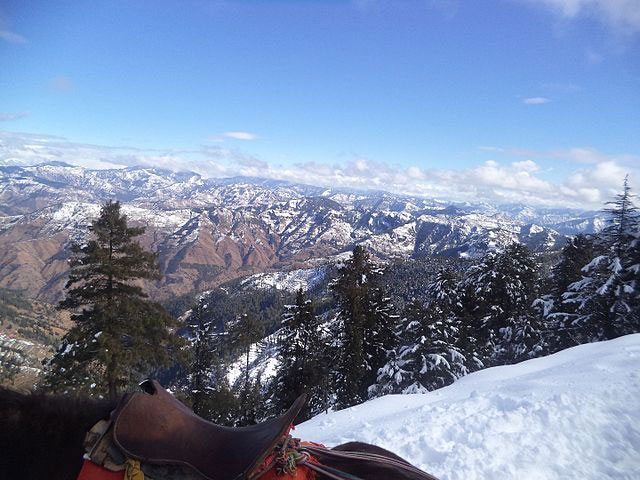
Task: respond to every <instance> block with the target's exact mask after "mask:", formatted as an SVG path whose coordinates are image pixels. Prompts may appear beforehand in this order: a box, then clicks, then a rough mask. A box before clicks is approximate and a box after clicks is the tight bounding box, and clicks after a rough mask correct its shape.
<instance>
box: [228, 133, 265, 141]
mask: <svg viewBox="0 0 640 480" xmlns="http://www.w3.org/2000/svg"><path fill="white" fill-rule="evenodd" d="M222 136H223V137H225V138H232V139H234V140H255V139H256V138H258V137H257V135H256V134H255V133H251V132H224V133H223V134H222Z"/></svg>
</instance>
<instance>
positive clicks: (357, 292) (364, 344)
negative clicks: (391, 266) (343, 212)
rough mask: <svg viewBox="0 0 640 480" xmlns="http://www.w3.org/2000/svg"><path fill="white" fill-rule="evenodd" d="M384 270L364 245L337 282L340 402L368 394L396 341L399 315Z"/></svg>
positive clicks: (354, 400) (344, 404) (347, 403)
mask: <svg viewBox="0 0 640 480" xmlns="http://www.w3.org/2000/svg"><path fill="white" fill-rule="evenodd" d="M381 273H382V272H381V270H380V269H378V268H376V267H375V266H374V264H373V262H371V260H370V258H369V254H368V253H367V251H366V250H365V248H364V247H362V246H360V245H358V246H356V247H355V248H354V249H353V255H352V257H351V258H350V259H349V260H348V261H347V262H346V263H345V265H344V266H343V267H342V268H341V269H340V270H339V272H338V278H337V279H336V281H335V282H334V284H333V292H334V295H335V297H336V303H337V305H338V312H337V315H336V317H335V319H334V321H333V322H332V323H333V335H334V341H333V343H334V351H335V353H336V363H337V368H336V370H335V372H334V382H333V383H334V384H335V389H336V404H337V406H338V407H339V408H345V407H349V406H351V405H355V404H357V403H361V402H363V401H365V400H366V399H367V398H368V396H369V393H368V387H369V386H371V385H372V384H373V383H375V381H376V376H377V371H378V369H379V368H380V367H382V366H383V365H384V363H385V362H386V360H387V353H388V351H389V350H390V349H391V348H392V346H393V344H394V335H395V325H394V324H395V322H397V318H398V317H397V316H395V315H394V314H393V308H392V306H391V303H390V300H389V298H387V296H386V294H385V291H384V288H383V287H382V285H381V282H380V277H381Z"/></svg>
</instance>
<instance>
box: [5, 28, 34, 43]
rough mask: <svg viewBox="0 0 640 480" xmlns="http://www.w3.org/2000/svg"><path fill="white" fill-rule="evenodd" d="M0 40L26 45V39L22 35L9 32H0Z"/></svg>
mask: <svg viewBox="0 0 640 480" xmlns="http://www.w3.org/2000/svg"><path fill="white" fill-rule="evenodd" d="M0 39H2V40H4V41H5V42H9V43H27V39H26V38H24V37H23V36H22V35H18V34H17V33H14V32H10V31H9V30H0Z"/></svg>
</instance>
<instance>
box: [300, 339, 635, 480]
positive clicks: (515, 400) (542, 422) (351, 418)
mask: <svg viewBox="0 0 640 480" xmlns="http://www.w3.org/2000/svg"><path fill="white" fill-rule="evenodd" d="M295 435H296V436H298V437H301V438H303V439H307V440H312V441H315V442H322V443H324V444H326V445H331V446H334V445H337V444H340V443H343V442H346V441H350V440H360V441H364V442H369V443H374V444H377V445H380V446H382V447H385V448H388V449H389V450H392V451H394V452H396V453H398V454H399V455H401V456H403V457H405V458H406V459H407V460H409V461H411V462H413V463H415V464H416V465H418V466H419V467H421V468H422V469H424V470H425V471H427V472H429V473H432V474H434V475H436V476H438V477H439V478H440V479H442V480H445V479H448V480H454V479H456V480H457V479H459V480H463V479H464V480H473V479H478V480H480V479H482V480H486V479H498V478H499V479H514V480H515V479H517V480H528V479H531V480H533V479H536V480H544V479H549V480H551V479H554V480H555V479H580V480H587V479H594V480H596V479H598V480H602V479H629V480H631V479H639V478H640V334H636V335H628V336H626V337H622V338H619V339H616V340H612V341H609V342H601V343H595V344H589V345H581V346H578V347H574V348H571V349H568V350H564V351H562V352H559V353H557V354H555V355H551V356H549V357H545V358H540V359H535V360H529V361H527V362H523V363H520V364H518V365H512V366H505V367H496V368H490V369H487V370H484V371H481V372H477V373H474V374H471V375H468V376H467V377H464V378H462V379H461V380H459V381H457V382H456V383H454V384H453V385H451V386H449V387H446V388H442V389H440V390H437V391H434V392H431V393H429V394H427V395H389V396H386V397H382V398H378V399H376V400H372V401H369V402H366V403H364V404H362V405H359V406H356V407H352V408H350V409H346V410H342V411H339V412H332V413H329V414H321V415H319V416H317V417H315V418H313V419H311V420H309V421H308V422H305V423H304V424H302V425H299V426H298V427H297V428H296V431H295Z"/></svg>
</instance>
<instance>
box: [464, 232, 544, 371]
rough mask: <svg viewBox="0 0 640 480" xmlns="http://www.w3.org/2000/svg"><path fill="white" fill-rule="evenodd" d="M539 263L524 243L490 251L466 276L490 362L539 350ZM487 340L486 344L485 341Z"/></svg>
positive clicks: (510, 359) (516, 358)
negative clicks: (535, 308)
mask: <svg viewBox="0 0 640 480" xmlns="http://www.w3.org/2000/svg"><path fill="white" fill-rule="evenodd" d="M537 277H538V265H537V263H536V261H535V260H534V258H533V256H532V254H531V252H530V251H529V249H528V248H527V247H525V246H524V245H521V244H518V243H514V244H511V245H509V246H508V247H507V248H506V249H505V250H504V251H503V252H499V253H497V252H489V253H488V254H487V255H486V256H485V257H484V258H483V259H482V261H481V262H480V263H479V264H478V265H475V266H473V267H471V268H470V269H469V270H468V272H467V275H466V278H465V282H464V283H465V286H466V290H467V292H466V299H467V300H466V301H467V302H468V303H469V304H470V305H471V306H472V307H471V308H470V310H471V312H472V315H473V316H474V318H475V321H476V322H478V326H479V328H478V333H479V335H480V339H481V344H480V348H481V349H483V348H486V349H487V350H488V353H489V354H488V358H487V361H488V362H489V363H490V364H494V365H496V364H502V363H512V362H516V361H520V360H523V359H525V358H528V357H530V356H532V355H535V354H536V353H537V351H538V349H537V348H536V345H537V344H538V343H539V342H540V341H541V336H542V333H541V330H542V326H541V325H539V319H538V317H537V316H536V315H532V312H531V305H532V303H533V301H534V299H535V298H536V297H537ZM482 344H484V345H482Z"/></svg>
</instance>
